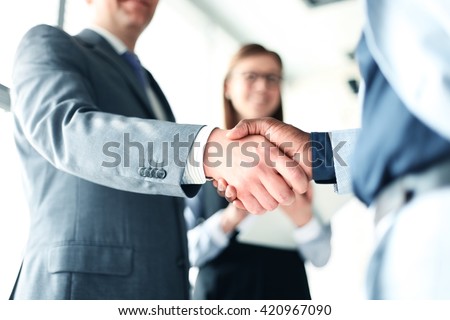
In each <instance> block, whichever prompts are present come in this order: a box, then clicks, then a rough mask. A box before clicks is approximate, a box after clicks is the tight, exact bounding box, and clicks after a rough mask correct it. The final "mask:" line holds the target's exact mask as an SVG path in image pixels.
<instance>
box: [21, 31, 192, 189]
mask: <svg viewBox="0 0 450 320" xmlns="http://www.w3.org/2000/svg"><path fill="white" fill-rule="evenodd" d="M86 60H87V56H86V52H84V51H83V48H80V47H79V46H77V45H76V44H75V41H74V39H73V38H72V37H71V36H69V35H68V34H66V33H64V32H63V31H61V30H58V29H56V28H53V27H50V26H38V27H35V28H33V29H31V30H30V31H29V32H28V33H27V34H26V35H25V37H24V39H23V40H22V42H21V44H20V45H19V48H18V51H17V55H16V60H15V65H14V72H13V83H14V87H15V90H16V103H15V105H14V107H13V112H14V116H15V121H16V123H17V127H18V129H17V130H16V131H17V132H16V135H22V136H24V137H25V138H26V140H27V141H28V142H29V143H30V144H31V146H32V148H34V149H35V150H36V151H37V152H38V153H39V154H40V156H42V157H43V158H45V159H46V160H47V161H49V162H50V163H51V164H52V165H53V166H55V167H56V168H58V169H59V170H62V171H65V172H67V173H70V174H72V175H75V176H78V177H80V178H83V179H86V180H89V181H91V182H94V183H98V184H101V185H105V186H109V187H112V188H116V189H121V190H126V191H132V192H138V193H150V194H165V195H174V196H184V195H185V192H184V191H183V188H182V187H181V185H180V183H181V180H182V177H183V172H184V169H185V163H186V160H187V156H188V154H189V150H190V148H191V146H192V142H193V141H194V139H195V136H196V135H197V133H198V131H199V130H200V128H201V126H195V125H179V124H175V123H171V122H164V121H158V120H151V119H144V118H139V117H130V116H124V115H120V114H114V113H110V112H105V111H104V110H103V108H102V106H100V105H98V104H97V101H98V97H97V96H96V95H97V91H96V86H98V83H95V84H94V82H93V81H92V77H93V75H94V74H95V72H100V70H93V69H92V68H93V67H92V65H89V64H87V63H86ZM121 94H124V95H127V94H131V93H130V92H129V90H127V88H124V91H123V93H121ZM131 100H132V99H130V101H131ZM134 101H135V100H134ZM132 103H135V102H132ZM132 103H130V105H123V106H117V107H116V108H115V109H120V108H123V109H124V110H125V109H127V108H131V109H132V108H135V107H136V106H134V105H132ZM127 137H128V138H127ZM127 139H128V140H127ZM177 141H178V143H177ZM150 158H151V160H152V161H153V164H155V163H156V164H157V165H153V166H154V167H158V168H163V169H164V171H165V172H166V176H165V177H164V178H161V177H160V178H154V177H145V176H143V175H142V171H141V168H142V167H149V165H148V164H149V162H148V161H149V160H150ZM150 167H151V166H150Z"/></svg>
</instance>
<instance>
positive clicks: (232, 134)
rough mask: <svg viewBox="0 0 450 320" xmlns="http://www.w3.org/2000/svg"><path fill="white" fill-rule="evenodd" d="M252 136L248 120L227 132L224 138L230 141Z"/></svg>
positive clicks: (242, 121)
mask: <svg viewBox="0 0 450 320" xmlns="http://www.w3.org/2000/svg"><path fill="white" fill-rule="evenodd" d="M250 134H252V133H251V131H250V123H249V121H248V120H241V121H240V122H239V123H238V124H237V125H236V126H235V127H234V128H233V129H231V130H229V131H228V132H227V134H226V137H227V138H228V139H230V140H238V139H242V138H244V137H246V136H248V135H250Z"/></svg>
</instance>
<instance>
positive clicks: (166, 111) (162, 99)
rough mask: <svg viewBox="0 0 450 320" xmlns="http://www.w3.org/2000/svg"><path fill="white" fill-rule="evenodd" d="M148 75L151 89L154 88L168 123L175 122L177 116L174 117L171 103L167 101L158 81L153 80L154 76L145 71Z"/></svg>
mask: <svg viewBox="0 0 450 320" xmlns="http://www.w3.org/2000/svg"><path fill="white" fill-rule="evenodd" d="M145 71H146V74H147V79H148V82H149V84H150V87H151V88H152V90H153V92H154V93H155V95H156V97H157V98H158V100H159V102H160V104H161V108H162V109H163V112H164V114H165V116H166V119H167V121H171V122H175V116H174V115H173V112H172V109H171V108H170V105H169V102H168V101H167V99H166V96H165V95H164V93H163V92H162V90H161V88H160V87H159V85H158V83H157V82H156V80H155V79H154V78H153V76H152V74H151V73H150V72H149V71H148V70H145Z"/></svg>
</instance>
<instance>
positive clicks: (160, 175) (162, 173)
mask: <svg viewBox="0 0 450 320" xmlns="http://www.w3.org/2000/svg"><path fill="white" fill-rule="evenodd" d="M166 176H167V172H166V170H164V169H159V170H158V171H157V172H156V177H157V178H158V179H164V178H165V177H166Z"/></svg>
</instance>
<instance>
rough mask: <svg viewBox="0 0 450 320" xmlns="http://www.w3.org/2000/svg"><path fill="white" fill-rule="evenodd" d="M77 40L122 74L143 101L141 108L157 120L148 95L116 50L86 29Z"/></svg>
mask: <svg viewBox="0 0 450 320" xmlns="http://www.w3.org/2000/svg"><path fill="white" fill-rule="evenodd" d="M76 38H77V39H80V40H81V41H82V42H83V43H84V44H85V46H86V47H88V48H89V49H91V50H93V52H94V53H95V54H97V55H99V56H101V58H103V59H104V60H105V61H107V62H109V63H110V64H111V67H112V68H113V69H114V70H117V72H119V73H121V74H122V76H123V78H124V79H126V81H127V82H128V84H129V86H130V88H131V90H132V92H133V93H134V94H135V95H136V96H137V97H138V98H139V100H140V101H141V103H142V104H141V106H143V107H144V108H145V111H147V113H148V114H149V117H150V118H153V119H154V118H155V115H154V113H153V111H152V108H151V106H150V101H149V99H148V95H147V93H146V92H145V90H144V89H143V88H142V86H141V85H140V84H139V81H138V79H137V78H136V76H135V74H134V73H133V71H132V70H131V68H130V66H128V65H127V63H126V61H124V59H123V58H122V57H121V56H119V55H118V54H117V52H116V51H115V50H114V48H113V47H112V46H111V45H110V44H109V43H108V41H106V40H105V39H103V37H101V36H100V35H98V34H97V33H96V32H94V31H92V30H89V29H85V30H83V31H82V32H81V33H79V34H78V35H77V36H76Z"/></svg>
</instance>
